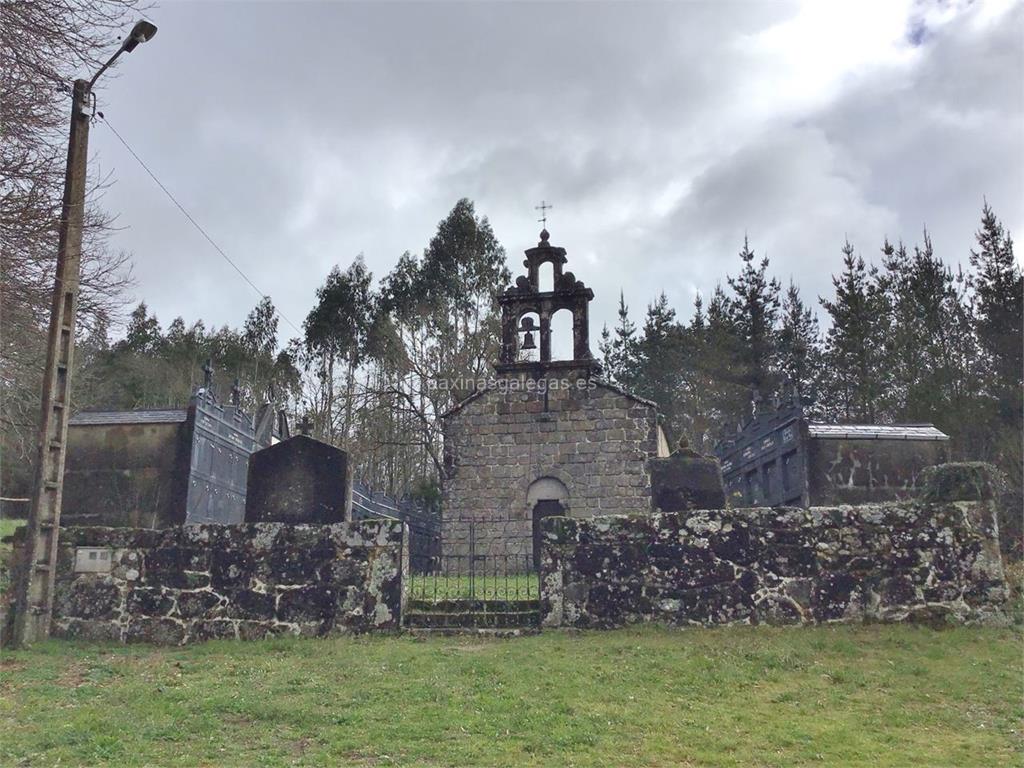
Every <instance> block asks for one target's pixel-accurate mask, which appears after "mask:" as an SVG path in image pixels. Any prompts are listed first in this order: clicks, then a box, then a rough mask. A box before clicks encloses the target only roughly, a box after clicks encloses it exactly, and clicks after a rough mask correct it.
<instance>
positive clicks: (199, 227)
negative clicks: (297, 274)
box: [96, 112, 302, 334]
mask: <svg viewBox="0 0 1024 768" xmlns="http://www.w3.org/2000/svg"><path fill="white" fill-rule="evenodd" d="M96 116H97V117H98V118H99V119H101V120H102V121H103V123H104V124H105V125H106V126H107V128H109V129H110V131H111V133H113V134H114V136H116V137H117V140H118V141H120V142H121V144H123V145H124V148H125V149H127V150H128V152H129V154H131V156H132V157H134V158H135V160H136V162H137V163H138V164H139V165H141V166H142V168H143V170H144V171H145V172H146V173H148V174H149V177H150V178H151V179H153V181H154V182H156V185H157V186H158V187H160V189H161V190H163V193H164V194H165V195H167V197H168V198H169V199H170V201H171V202H172V203H174V205H175V206H176V207H177V209H178V210H179V211H181V213H182V215H184V216H185V218H186V219H188V221H189V222H190V223H191V224H192V226H193V227H195V228H196V230H198V232H199V233H200V234H201V235H202V236H203V237H204V238H206V241H207V242H208V243H209V244H210V245H211V246H213V249H214V250H215V251H217V253H219V254H220V255H221V256H222V257H223V259H224V260H225V261H226V262H227V263H228V264H230V265H231V266H232V267H233V268H234V270H235V271H236V272H237V273H238V274H239V275H241V277H242V279H243V280H245V282H247V283H248V284H249V286H250V287H251V288H252V289H253V290H254V291H256V293H257V294H259V296H260V298H261V299H262V298H270V294H268V293H266V292H265V291H261V290H260V288H259V286H257V285H256V283H254V282H253V281H252V280H250V279H249V276H248V275H247V274H245V272H243V271H242V268H241V267H239V266H238V264H236V263H235V262H234V260H232V258H231V257H230V256H228V255H227V253H226V252H225V251H224V249H223V248H221V247H220V246H219V245H218V244H217V242H216V241H215V240H214V239H213V238H212V237H211V236H210V233H209V232H207V231H206V230H205V229H203V226H202V225H201V224H200V223H199V222H198V221H196V219H195V217H194V216H192V214H191V213H189V212H188V210H187V209H186V208H185V206H183V205H182V204H181V203H180V202H178V199H177V198H176V197H175V196H174V195H173V194H172V193H171V191H170V190H169V189H168V188H167V187H166V186H165V185H164V183H163V182H162V181H160V179H158V178H157V175H156V174H155V173H153V171H152V169H151V168H150V167H149V166H148V165H146V163H145V161H144V160H143V159H142V158H141V157H139V154H138V152H136V151H135V150H134V149H132V147H131V145H130V144H129V143H128V142H127V141H126V140H125V138H124V137H123V136H122V135H121V134H120V133H119V132H118V130H117V129H116V128H115V127H114V126H113V125H111V123H110V120H108V119H107V117H106V116H105V115H104V114H103V113H102V112H97V113H96ZM275 309H276V311H277V314H278V315H280V316H281V319H282V320H284V321H285V322H286V323H288V325H290V326H291V327H292V328H293V329H295V332H296V333H300V334H301V333H302V329H300V328H299V327H298V326H297V325H296V324H295V323H293V322H292V321H291V320H289V319H288V316H287V315H285V313H284V312H282V311H281V309H280V308H277V307H275Z"/></svg>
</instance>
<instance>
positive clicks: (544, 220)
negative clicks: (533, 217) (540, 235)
mask: <svg viewBox="0 0 1024 768" xmlns="http://www.w3.org/2000/svg"><path fill="white" fill-rule="evenodd" d="M554 207H555V206H553V205H549V204H548V203H547V201H545V200H541V201H540V205H535V206H533V210H535V211H540V218H539V219H537V221H539V222H540V223H541V224H543V225H544V229H547V228H548V211H550V210H551V209H552V208H554Z"/></svg>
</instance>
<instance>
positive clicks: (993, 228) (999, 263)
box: [971, 201, 1024, 420]
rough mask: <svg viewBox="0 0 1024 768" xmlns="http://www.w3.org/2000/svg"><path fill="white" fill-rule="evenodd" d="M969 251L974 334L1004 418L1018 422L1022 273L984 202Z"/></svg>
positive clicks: (1022, 373)
mask: <svg viewBox="0 0 1024 768" xmlns="http://www.w3.org/2000/svg"><path fill="white" fill-rule="evenodd" d="M975 237H976V238H977V241H978V250H977V251H975V250H971V266H972V267H973V268H974V272H975V274H974V278H973V283H974V291H975V295H976V297H977V304H978V306H977V309H978V319H977V331H978V338H979V340H980V342H981V346H982V348H983V349H984V352H985V356H986V362H987V364H988V368H989V370H990V372H991V379H990V380H991V382H992V384H993V388H994V390H995V392H994V394H995V395H996V397H997V398H998V399H999V400H1000V413H1001V416H1002V417H1003V418H1004V419H1007V420H1012V419H1014V418H1018V419H1019V413H1020V393H1021V389H1022V377H1024V345H1022V341H1021V340H1022V337H1024V275H1022V274H1021V269H1020V267H1019V266H1018V265H1017V262H1016V260H1015V258H1014V255H1013V240H1012V239H1011V238H1010V233H1009V232H1006V231H1004V230H1003V225H1002V224H1001V223H1000V222H999V220H998V219H997V218H996V215H995V213H994V212H993V211H992V208H991V207H990V206H989V204H988V202H987V201H986V202H985V206H984V208H983V210H982V219H981V229H980V230H979V231H978V232H977V234H976V235H975Z"/></svg>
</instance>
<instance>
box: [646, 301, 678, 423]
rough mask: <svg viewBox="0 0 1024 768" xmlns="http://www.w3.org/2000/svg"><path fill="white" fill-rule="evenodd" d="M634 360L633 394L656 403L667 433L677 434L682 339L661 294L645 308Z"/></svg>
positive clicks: (672, 312)
mask: <svg viewBox="0 0 1024 768" xmlns="http://www.w3.org/2000/svg"><path fill="white" fill-rule="evenodd" d="M637 357H638V360H637V362H638V372H637V373H638V375H637V379H636V381H635V382H634V391H635V393H636V394H638V395H640V396H641V397H646V398H647V399H649V400H653V401H654V402H656V403H657V404H658V409H659V411H660V413H661V414H662V415H663V416H664V417H665V422H666V425H667V427H668V432H669V433H670V434H671V435H678V434H680V433H681V431H682V428H683V423H682V420H681V416H682V413H681V409H682V402H681V400H682V394H683V393H682V380H683V366H684V358H685V339H684V332H683V328H682V326H681V325H680V324H679V322H678V321H677V320H676V312H675V310H674V309H672V307H670V306H669V303H668V298H667V297H666V296H665V293H664V292H662V293H661V294H660V295H659V296H658V298H657V299H656V300H655V302H654V303H653V304H650V305H648V307H647V316H646V318H645V320H644V330H643V335H642V336H641V338H640V340H639V342H638V344H637Z"/></svg>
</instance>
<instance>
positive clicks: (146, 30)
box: [87, 21, 156, 91]
mask: <svg viewBox="0 0 1024 768" xmlns="http://www.w3.org/2000/svg"><path fill="white" fill-rule="evenodd" d="M155 34H156V25H155V24H150V23H149V22H148V21H140V22H139V23H138V24H136V25H135V26H134V27H132V32H131V34H130V35H128V37H126V38H125V39H124V42H123V43H121V47H120V48H118V49H117V53H115V54H114V55H113V56H111V57H110V61H108V62H107V63H106V64H104V65H103V66H102V67H100V71H99V72H97V73H96V74H95V75H93V76H92V80H90V81H89V85H88V88H87V90H90V91H91V90H92V87H93V85H95V84H96V81H97V80H99V79H100V75H102V74H103V73H104V72H106V71H107V67H109V66H110V65H111V64H113V63H114V61H115V60H116V59H117V57H118V56H120V55H121V54H122V53H131V52H132V51H134V50H135V49H136V48H138V47H139V43H146V42H149V41H150V40H152V39H153V35H155Z"/></svg>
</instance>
